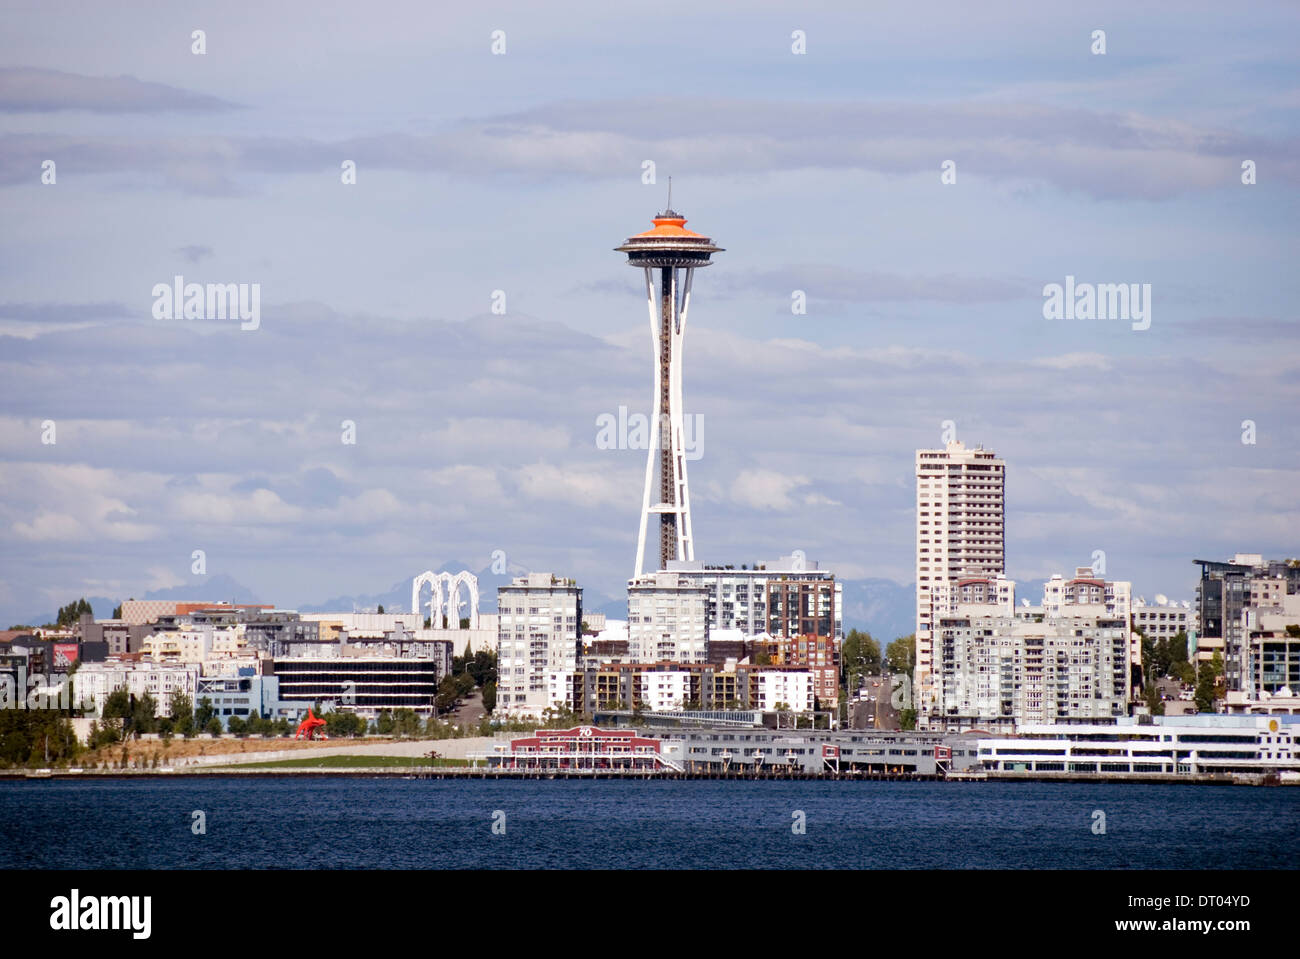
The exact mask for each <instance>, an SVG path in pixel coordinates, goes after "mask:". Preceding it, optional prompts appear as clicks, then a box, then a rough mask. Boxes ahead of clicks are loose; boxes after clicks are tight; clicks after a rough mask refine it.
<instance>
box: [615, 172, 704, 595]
mask: <svg viewBox="0 0 1300 959" xmlns="http://www.w3.org/2000/svg"><path fill="white" fill-rule="evenodd" d="M672 207H673V188H672V181H671V179H670V180H669V183H668V208H667V209H666V210H664V211H663V212H662V213H660V214H659V215H658V216H656V217H654V219H653V222H654V227H653V229H650V230H647V231H646V232H644V233H638V234H636V235H635V236H631V237H628V239H627V242H626V243H624V244H623V245H622V246H620V247H616V249H617V251H618V252H619V253H626V254H627V263H628V266H635V267H640V268H641V269H643V270H645V290H646V301H647V303H648V305H649V308H650V343H651V347H652V349H653V351H654V352H653V356H654V357H655V390H654V415H653V416H652V417H651V418H650V440H649V451H648V455H647V456H646V464H645V492H644V494H643V495H642V497H641V529H640V532H639V533H638V534H637V540H636V571H635V573H634V574H633V575H634V576H636V577H639V576H641V575H642V573H643V572H644V565H645V541H646V529H647V527H649V525H650V516H651V514H655V515H658V517H659V569H667V567H668V561H669V560H672V559H686V560H693V559H695V545H694V542H693V539H692V536H691V493H690V487H689V486H688V485H687V482H686V456H685V451H684V449H683V445H682V444H683V440H682V339H683V337H684V336H685V335H686V314H687V311H688V310H689V309H690V305H691V278H692V277H693V276H694V275H695V268H696V267H700V266H708V265H709V262H710V261H709V257H710V256H712V255H713V254H714V253H720V252H722V247H719V246H714V245H713V241H712V240H711V239H709V238H708V237H707V236H701V235H700V234H699V233H695V232H693V231H691V230H688V229H686V218H685V217H683V216H682V215H681V214H679V213H676V212H674V210H673V208H672ZM656 281H657V282H658V286H657V287H656V285H655V284H656ZM679 281H680V282H679ZM665 433H666V434H667V436H664V434H665ZM656 456H657V458H658V464H659V470H658V473H659V476H658V479H657V480H656V477H655V460H656ZM656 493H657V496H656ZM652 500H653V502H652Z"/></svg>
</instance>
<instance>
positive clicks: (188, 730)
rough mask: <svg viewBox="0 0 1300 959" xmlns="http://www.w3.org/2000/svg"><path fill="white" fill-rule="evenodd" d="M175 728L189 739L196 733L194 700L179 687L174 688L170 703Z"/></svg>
mask: <svg viewBox="0 0 1300 959" xmlns="http://www.w3.org/2000/svg"><path fill="white" fill-rule="evenodd" d="M168 707H169V712H170V713H171V718H172V723H173V727H174V728H175V730H176V731H177V732H178V733H180V734H181V735H182V736H184V737H185V738H186V739H189V738H190V737H191V736H193V735H194V700H192V699H190V697H189V696H187V695H186V694H185V693H184V692H182V691H181V690H179V689H174V690H172V698H171V702H170V703H168Z"/></svg>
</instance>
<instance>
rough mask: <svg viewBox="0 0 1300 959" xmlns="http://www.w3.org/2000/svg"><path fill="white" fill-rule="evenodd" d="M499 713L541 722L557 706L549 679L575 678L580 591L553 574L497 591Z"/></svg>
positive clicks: (536, 575) (537, 575)
mask: <svg viewBox="0 0 1300 959" xmlns="http://www.w3.org/2000/svg"><path fill="white" fill-rule="evenodd" d="M497 614H498V621H497V711H498V712H499V713H500V714H502V715H503V716H505V717H507V718H515V717H518V718H528V719H540V718H541V715H542V712H543V711H544V710H545V709H546V708H547V707H548V706H552V705H554V702H553V701H552V700H551V698H550V697H551V692H552V691H551V689H550V687H549V682H548V676H549V675H550V674H551V673H572V672H573V671H574V670H575V669H576V668H577V665H578V654H579V652H580V649H581V636H582V588H581V587H580V586H578V585H577V583H576V582H575V581H574V580H571V579H561V578H559V577H556V576H553V575H552V574H550V573H529V574H528V575H527V576H517V577H515V579H514V581H513V582H511V584H510V585H509V586H501V587H498V588H497Z"/></svg>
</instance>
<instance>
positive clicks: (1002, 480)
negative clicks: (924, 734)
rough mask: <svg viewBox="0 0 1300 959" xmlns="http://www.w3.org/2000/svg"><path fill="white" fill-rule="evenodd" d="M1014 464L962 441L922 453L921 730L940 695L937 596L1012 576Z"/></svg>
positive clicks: (918, 503)
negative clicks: (1009, 476)
mask: <svg viewBox="0 0 1300 959" xmlns="http://www.w3.org/2000/svg"><path fill="white" fill-rule="evenodd" d="M1005 493H1006V463H1005V462H1004V461H1002V460H1000V459H998V458H997V456H996V455H995V454H994V453H993V452H992V451H991V450H986V449H983V448H982V447H981V448H976V449H967V448H966V447H965V445H964V444H962V443H961V442H958V441H953V442H951V443H948V444H947V446H946V447H945V448H944V449H928V450H926V449H923V450H917V451H916V675H915V677H914V689H915V695H916V703H917V709H918V711H919V713H920V715H919V717H918V725H919V726H920V728H922V729H924V728H928V715H929V713H930V711H931V709H932V708H933V706H934V704H935V700H936V697H937V695H938V688H937V686H936V685H935V681H934V670H935V667H936V663H935V658H934V650H933V627H934V601H935V598H936V597H935V592H936V589H938V588H939V587H942V586H944V585H945V584H952V583H957V582H958V581H959V580H961V579H966V578H980V577H983V578H997V577H1002V576H1005V575H1006V547H1005V527H1006V523H1005V505H1006V495H1005Z"/></svg>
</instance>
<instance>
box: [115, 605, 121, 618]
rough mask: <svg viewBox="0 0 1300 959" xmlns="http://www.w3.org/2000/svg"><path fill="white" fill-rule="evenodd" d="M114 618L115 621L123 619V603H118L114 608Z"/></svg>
mask: <svg viewBox="0 0 1300 959" xmlns="http://www.w3.org/2000/svg"><path fill="white" fill-rule="evenodd" d="M113 618H114V619H121V618H122V604H121V603H118V604H117V605H116V606H114V607H113Z"/></svg>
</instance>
